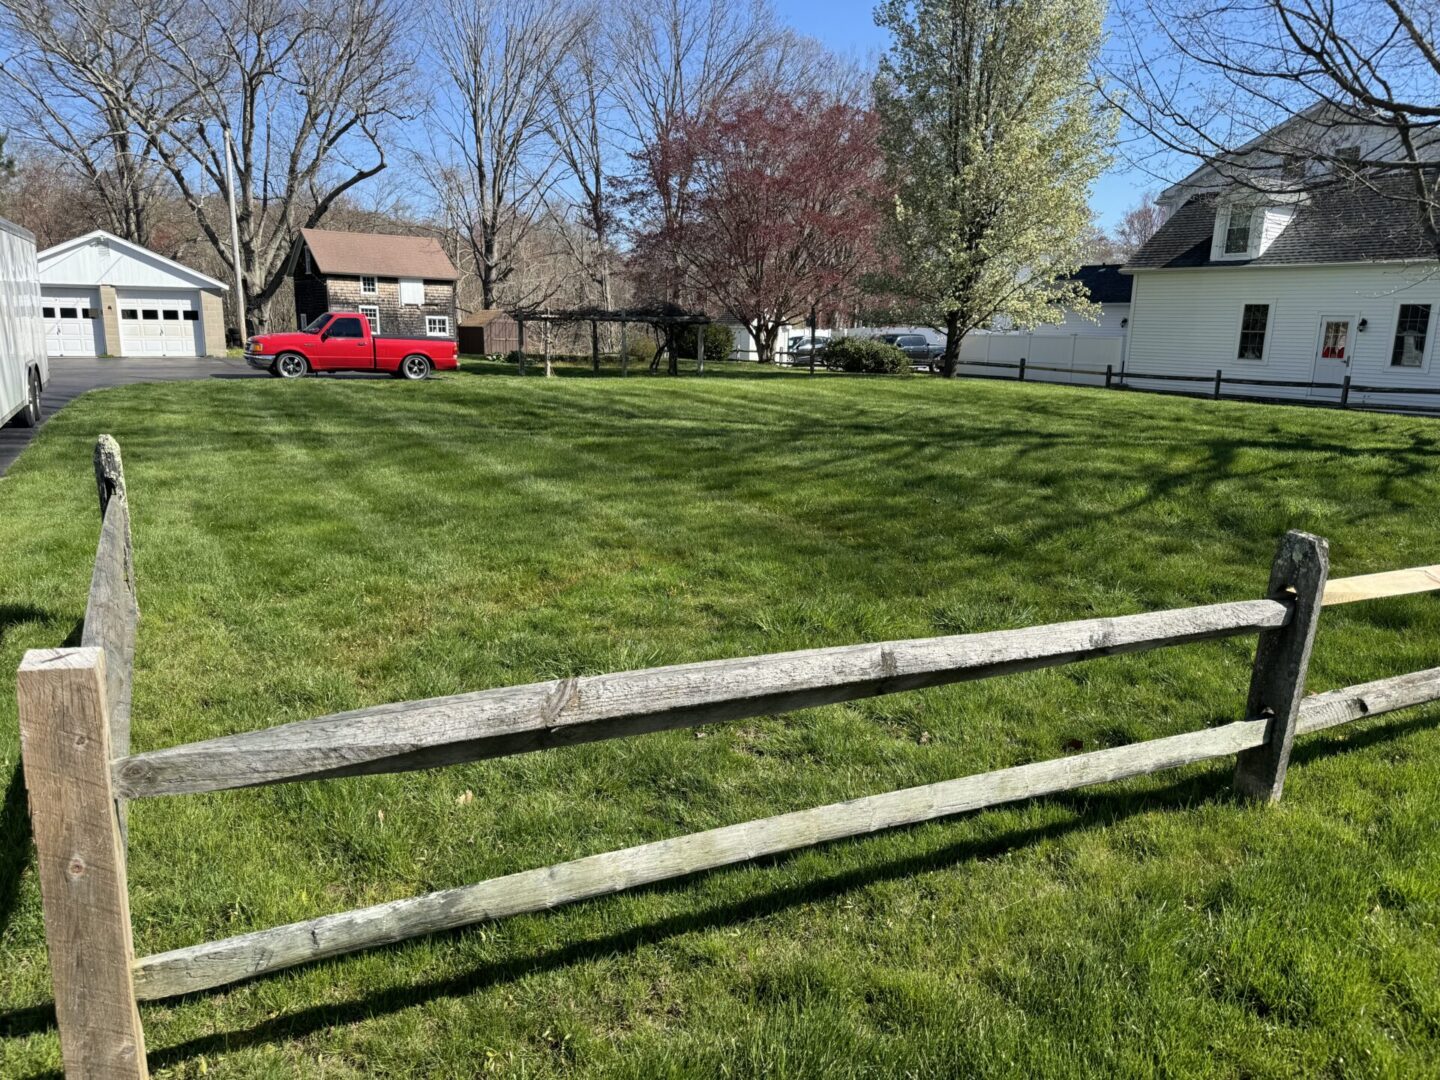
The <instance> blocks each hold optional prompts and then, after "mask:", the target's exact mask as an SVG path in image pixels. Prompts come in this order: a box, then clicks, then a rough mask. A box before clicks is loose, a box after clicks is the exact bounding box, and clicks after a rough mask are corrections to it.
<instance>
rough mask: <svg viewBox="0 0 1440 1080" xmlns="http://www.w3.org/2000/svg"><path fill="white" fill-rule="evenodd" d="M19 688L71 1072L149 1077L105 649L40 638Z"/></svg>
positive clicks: (70, 1079) (104, 1078)
mask: <svg viewBox="0 0 1440 1080" xmlns="http://www.w3.org/2000/svg"><path fill="white" fill-rule="evenodd" d="M16 687H17V690H18V693H19V699H20V758H21V761H22V762H23V763H24V768H25V787H26V790H27V791H28V792H29V798H30V820H31V824H32V827H33V830H34V835H35V847H36V849H37V851H38V855H39V857H38V861H37V866H38V870H39V877H40V895H41V899H42V901H43V905H44V910H45V941H46V945H47V947H48V950H49V954H50V972H51V981H52V985H53V986H54V989H55V1016H56V1020H57V1022H58V1024H59V1028H60V1053H61V1056H62V1057H63V1059H64V1062H65V1075H66V1077H67V1080H80V1078H87V1077H94V1078H95V1080H136V1078H144V1077H145V1076H147V1075H148V1073H147V1070H146V1065H145V1035H144V1031H143V1030H142V1028H141V1026H140V1013H139V1010H138V1009H137V1008H136V1005H135V987H134V983H133V981H132V978H131V972H130V968H131V964H132V962H133V961H134V959H135V949H134V943H133V941H132V939H131V936H130V899H129V896H128V894H127V892H126V880H125V855H124V849H123V845H122V842H121V836H120V824H119V821H118V820H117V818H116V815H115V796H114V792H113V791H112V790H111V786H110V760H111V747H110V717H109V709H108V707H107V704H106V697H107V691H106V685H105V651H104V650H103V649H99V648H93V647H86V648H79V649H32V650H31V651H29V652H27V653H26V654H25V658H24V660H23V661H22V662H21V664H20V670H19V673H18V675H17V678H16Z"/></svg>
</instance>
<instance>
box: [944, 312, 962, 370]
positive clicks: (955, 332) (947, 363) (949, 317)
mask: <svg viewBox="0 0 1440 1080" xmlns="http://www.w3.org/2000/svg"><path fill="white" fill-rule="evenodd" d="M963 337H964V335H963V334H962V333H961V332H960V312H959V311H947V312H946V313H945V356H944V358H943V360H942V361H941V364H940V373H941V374H942V375H944V376H945V378H947V379H953V378H955V374H956V368H957V366H958V363H959V360H960V341H961V339H962V338H963Z"/></svg>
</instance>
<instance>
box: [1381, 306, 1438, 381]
mask: <svg viewBox="0 0 1440 1080" xmlns="http://www.w3.org/2000/svg"><path fill="white" fill-rule="evenodd" d="M1429 336H1430V305H1429V304H1401V305H1400V315H1399V317H1398V318H1397V319H1396V321H1395V345H1394V347H1393V348H1392V349H1391V350H1390V366H1391V367H1420V366H1421V365H1422V364H1424V363H1425V340H1426V338H1428V337H1429Z"/></svg>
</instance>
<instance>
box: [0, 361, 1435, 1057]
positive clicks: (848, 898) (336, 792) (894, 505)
mask: <svg viewBox="0 0 1440 1080" xmlns="http://www.w3.org/2000/svg"><path fill="white" fill-rule="evenodd" d="M105 431H108V432H110V433H112V434H114V435H115V436H116V437H117V438H118V439H119V440H120V443H121V445H122V447H123V449H124V454H125V462H126V468H127V476H128V479H129V485H130V492H131V502H132V507H133V513H134V520H135V529H136V563H137V568H138V578H139V587H140V603H141V608H142V611H143V619H142V622H141V629H140V642H139V649H138V655H137V660H136V664H137V667H136V684H135V693H134V746H135V749H137V750H144V749H152V748H159V747H163V746H167V745H171V744H174V743H177V742H184V741H189V740H194V739H199V738H204V737H207V736H212V735H217V734H222V733H227V732H235V731H243V730H247V729H251V728H257V727H262V726H266V725H270V724H276V723H281V722H285V721H290V720H296V719H302V718H305V717H308V716H312V715H316V714H321V713H329V712H336V711H339V710H343V709H350V708H356V707H360V706H365V705H371V704H378V703H382V702H387V701H398V700H404V699H409V698H421V697H428V696H434V695H440V694H449V693H455V692H460V691H466V690H475V689H481V688H485V687H490V686H500V685H505V684H510V683H519V682H528V681H532V680H538V679H547V678H554V677H557V676H564V675H571V674H582V673H597V672H603V671H611V670H618V669H625V668H634V667H642V666H649V665H655V664H664V663H671V662H680V661H687V660H699V659H708V658H716V657H725V656H734V655H745V654H752V653H762V652H771V651H776V650H782V649H795V648H805V647H811V646H820V645H831V644H844V643H850V642H858V641H864V640H875V639H886V638H902V637H914V636H924V635H931V634H943V633H960V632H968V631H979V630H991V629H1000V628H1007V627H1017V626H1025V625H1029V624H1033V623H1041V622H1049V621H1058V620H1063V619H1073V618H1083V617H1088V616H1093V615H1112V614H1126V613H1131V612H1140V611H1147V610H1153V609H1158V608H1165V607H1177V606H1185V605H1191V604H1202V603H1210V602H1215V601H1220V600H1228V599H1240V598H1248V597H1255V596H1259V595H1260V594H1261V592H1262V590H1263V587H1264V584H1265V581H1266V577H1267V573H1268V568H1269V562H1270V558H1271V555H1272V553H1273V551H1274V549H1275V545H1276V542H1277V540H1278V539H1279V537H1280V535H1281V534H1282V533H1283V532H1284V531H1285V530H1286V529H1290V528H1302V529H1308V530H1311V531H1314V532H1317V533H1320V534H1322V535H1324V536H1327V537H1328V538H1329V539H1330V542H1331V560H1332V573H1333V574H1335V575H1336V576H1341V575H1349V574H1356V573H1365V572H1370V571H1376V570H1385V569H1393V568H1397V567H1401V566H1410V565H1417V564H1422V563H1432V562H1440V530H1437V525H1440V423H1437V421H1434V420H1428V419H1411V418H1402V417H1384V416H1373V415H1350V414H1339V413H1333V412H1324V411H1318V410H1305V409H1293V408H1292V409H1285V408H1274V407H1266V406H1258V405H1242V404H1228V403H1216V404H1211V403H1196V402H1191V401H1184V400H1175V399H1165V398H1160V397H1152V396H1142V395H1130V394H1120V393H1108V394H1107V393H1105V392H1102V391H1090V390H1079V389H1070V388H1063V387H1046V386H1035V385H1014V384H998V383H984V382H978V381H968V380H967V381H960V382H955V383H946V382H942V381H940V380H935V379H929V378H915V379H894V380H881V379H868V378H814V379H810V378H807V377H806V376H804V375H775V376H772V377H762V376H758V375H751V376H749V377H744V376H737V375H734V374H725V375H718V377H709V376H707V377H706V378H705V379H703V380H701V379H695V378H693V377H686V378H681V379H670V378H650V377H647V376H637V377H632V378H630V379H628V380H624V381H621V380H619V379H616V378H613V377H606V378H600V379H595V378H588V377H583V376H579V375H576V376H575V377H566V378H557V379H551V380H545V379H541V378H534V377H532V378H527V379H520V378H516V377H514V376H513V375H507V374H504V373H502V371H501V369H500V368H499V367H498V366H495V367H486V366H485V365H471V367H470V368H469V370H467V371H466V372H462V373H459V374H455V375H451V376H447V377H444V378H437V379H435V380H432V381H430V382H428V383H424V384H420V385H409V384H402V383H395V382H391V381H388V380H382V381H373V380H347V379H311V380H306V381H304V382H302V383H298V384H287V383H280V382H278V381H268V380H267V381H253V382H252V381H230V380H214V381H210V382H206V383H194V384H185V383H170V384H160V385H151V386H133V387H128V388H124V389H119V390H111V391H105V392H101V393H95V394H91V395H88V396H86V397H85V398H82V399H81V400H79V401H78V402H76V403H75V404H74V405H72V406H70V407H69V408H68V409H67V410H66V411H65V412H64V413H62V414H61V415H60V416H58V417H57V418H56V419H55V420H54V421H52V422H51V423H50V424H49V425H48V426H47V427H46V428H45V429H44V431H43V432H42V434H41V436H40V438H39V440H38V441H37V442H36V443H35V444H34V445H33V446H32V447H31V448H30V449H29V450H27V451H26V452H25V454H24V456H23V457H22V458H21V460H20V461H19V462H18V463H17V465H16V466H15V467H14V469H13V470H12V471H11V473H10V475H9V477H8V478H6V479H4V480H0V552H4V553H5V557H4V559H3V560H0V666H3V668H4V669H5V670H6V671H13V670H14V667H15V665H16V664H17V663H18V662H19V659H20V656H21V654H22V652H23V651H24V650H25V649H27V648H31V647H39V646H51V645H56V644H59V643H61V642H66V641H70V642H71V643H73V642H74V640H75V639H76V638H77V637H78V623H79V620H80V617H81V615H82V612H83V608H84V602H85V593H86V587H87V584H88V581H89V574H90V565H91V559H92V557H93V552H94V546H95V540H96V535H97V530H98V517H97V514H96V509H95V505H94V504H95V491H94V482H93V479H92V477H91V473H90V450H91V446H92V444H93V440H94V437H95V435H96V434H97V433H99V432H105ZM1253 644H1254V643H1253V639H1249V638H1243V639H1234V640H1230V641H1226V642H1220V643H1210V644H1204V645H1196V646H1187V647H1183V648H1177V649H1170V650H1162V651H1158V652H1153V653H1148V654H1145V655H1141V656H1130V657H1121V658H1111V659H1103V660H1096V661H1091V662H1089V663H1084V664H1079V665H1074V666H1070V667H1066V668H1061V669H1056V670H1051V671H1042V672H1036V673H1032V674H1027V675H1019V676H1013V677H1009V678H1005V679H998V680H991V681H988V682H982V683H971V684H963V685H958V686H953V687H948V688H942V689H935V690H928V691H922V692H915V693H909V694H901V695H897V696H894V697H888V698H880V699H875V700H869V701H861V702H856V703H853V704H849V705H844V706H834V707H828V708H822V709H815V710H811V711H807V712H802V713H797V714H793V715H789V716H783V717H772V718H765V719H763V720H758V721H752V722H743V723H736V724H733V725H715V726H711V727H706V728H703V729H700V730H698V731H684V732H672V733H666V734H659V735H651V736H646V737H642V738H637V739H629V740H615V741H611V742H606V743H601V744H594V745H589V746H583V747H579V748H574V749H569V750H562V751H554V752H545V753H539V754H531V755H526V756H520V757H515V758H509V759H504V760H499V761H491V762H482V763H477V764H473V765H468V766H459V767H455V768H451V769H446V770H440V771H434V772H421V773H409V774H403V775H398V776H389V777H372V778H361V779H346V780H333V781H326V782H321V783H313V784H294V785H285V786H279V787H272V788H266V789H260V790H254V791H240V792H229V793H224V794H219V795H213V796H198V797H183V798H176V799H154V800H148V801H144V802H141V803H137V804H135V805H134V806H133V808H132V811H131V818H130V822H131V824H130V830H131V832H130V886H131V898H132V907H133V916H134V925H135V940H136V948H137V950H138V951H139V952H141V953H148V952H156V951H161V950H165V949H170V948H175V947H179V946H183V945H187V944H191V943H194V942H198V941H201V940H204V939H209V938H216V937H223V936H227V935H231V934H235V933H239V932H243V931H246V930H251V929H259V928H263V927H266V926H269V925H273V924H277V923H283V922H287V921H291V920H296V919H302V918H308V917H311V916H314V915H317V914H322V913H326V912H331V911H339V910H342V909H345V908H349V907H354V906H357V905H362V904H371V903H376V902H380V901H385V900H390V899H394V898H398V897H404V896H410V895H413V894H416V893H419V892H424V891H427V890H431V889H437V888H443V887H448V886H453V885H459V884H464V883H468V882H472V881H478V880H481V879H483V878H487V877H491V876H494V875H498V874H505V873H509V872H512V871H516V870H521V869H526V868H529V867H534V866H541V865H545V864H548V863H552V862H556V861H559V860H563V859H568V858H572V857H575V856H580V855H584V854H589V853H593V852H599V851H605V850H609V849H611V848H616V847H622V846H626V845H630V844H635V843H639V842H642V841H646V840H652V839H658V838H662V837H665V836H670V835H674V834H678V833H682V832H687V831H691V830H696V829H704V828H709V827H712V826H716V825H721V824H726V823H730V822H736V821H741V820H745V819H747V818H751V817H757V816H761V815H765V814H772V813H778V812H782V811H785V810H790V809H798V808H802V807H806V806H810V805H815V804H819V803H823V802H827V801H832V800H836V799H842V798H846V797H850V796H856V795H862V794H867V793H872V792H878V791H883V790H888V789H891V788H896V787H901V786H906V785H912V784H919V783H924V782H928V781H934V780H940V779H945V778H949V777H955V776H961V775H965V774H968V773H972V772H977V771H981V770H985V769H992V768H997V767H1002V766H1007V765H1013V764H1017V763H1021V762H1026V761H1032V760H1038V759H1043V758H1051V757H1056V756H1059V755H1061V754H1063V753H1066V752H1067V745H1071V746H1073V742H1072V741H1073V740H1078V741H1079V742H1080V743H1081V744H1083V746H1084V748H1086V749H1093V748H1098V747H1105V746H1114V745H1118V744H1121V743H1125V742H1128V741H1132V740H1137V739H1147V738H1153V737H1156V736H1160V735H1166V734H1173V733H1178V732H1181V731H1185V730H1190V729H1194V728H1198V727H1202V726H1205V725H1207V724H1211V723H1215V722H1221V721H1228V720H1232V719H1236V718H1238V717H1239V716H1240V715H1241V710H1242V706H1243V701H1244V695H1245V689H1246V683H1247V679H1248V672H1249V663H1250V657H1251V653H1252V650H1253ZM1437 662H1440V599H1437V598H1436V597H1433V596H1418V597H1407V598H1402V599H1396V600H1391V601H1384V602H1376V603H1369V604H1360V605H1353V606H1348V607H1343V608H1334V609H1330V610H1327V611H1326V613H1325V615H1324V618H1323V620H1322V626H1321V630H1320V638H1319V643H1318V645H1317V647H1316V652H1315V658H1314V662H1313V664H1312V667H1311V680H1310V683H1311V689H1314V690H1325V689H1330V688H1333V687H1337V686H1343V685H1347V684H1351V683H1356V682H1361V681H1364V680H1369V679H1375V678H1380V677H1383V676H1387V675H1393V674H1399V673H1402V672H1406V671H1411V670H1415V669H1418V668H1422V667H1429V666H1433V665H1435V664H1436V663H1437ZM7 678H8V677H7ZM7 685H8V682H7ZM14 708H15V706H14V699H13V694H11V693H10V692H9V691H7V692H6V693H5V694H4V695H0V792H4V791H6V790H7V786H8V794H6V795H5V801H4V804H3V811H0V815H3V816H0V828H3V830H4V831H3V834H0V1075H3V1076H5V1077H12V1076H28V1075H32V1074H36V1073H40V1074H44V1073H46V1072H47V1071H49V1070H54V1069H58V1067H59V1061H60V1056H59V1043H58V1039H57V1037H56V1034H55V1031H54V1028H53V1018H52V1014H51V1012H50V1008H49V998H50V977H49V971H48V968H47V964H46V959H45V950H44V945H43V936H42V927H41V912H40V903H39V892H38V888H37V885H36V881H35V876H34V868H33V859H32V856H31V853H30V840H29V835H28V829H27V828H26V827H25V825H24V821H25V802H24V795H23V784H22V781H21V778H20V772H19V764H18V745H17V739H16V734H15V726H16V725H15V715H14ZM1437 719H1440V709H1432V710H1426V711H1417V712H1412V713H1407V714H1400V715H1398V716H1394V717H1387V718H1382V719H1379V720H1375V721H1370V722H1368V723H1362V724H1355V725H1350V726H1348V727H1345V728H1341V729H1337V730H1336V731H1334V732H1331V733H1327V734H1324V735H1318V736H1311V737H1309V738H1308V739H1306V740H1305V741H1304V742H1303V743H1302V744H1300V745H1299V746H1298V747H1297V751H1296V754H1295V758H1294V762H1293V764H1292V768H1291V770H1290V776H1289V781H1288V785H1287V788H1286V796H1285V800H1284V802H1283V803H1282V804H1281V805H1280V806H1278V807H1275V808H1271V809H1256V808H1253V807H1249V806H1244V805H1241V804H1238V803H1237V802H1235V801H1234V800H1233V799H1232V797H1231V795H1230V789H1229V766H1228V763H1226V762H1215V763H1210V764H1207V765H1202V766H1195V767H1191V768H1188V769H1185V770H1180V771H1177V772H1171V773H1163V774H1160V775H1158V776H1154V777H1148V778H1141V779H1137V780H1134V781H1130V782H1127V783H1123V784H1115V785H1109V786H1105V787H1101V788H1095V789H1090V790H1087V791H1083V792H1077V793H1075V794H1073V795H1072V796H1069V797H1057V798H1048V799H1043V800H1039V801H1036V802H1033V803H1030V804H1025V805H1020V806H1017V807H1014V808H1008V809H1001V810H995V811H989V812H985V813H980V814H975V815H971V816H967V817H961V818H956V819H952V820H949V821H944V822H939V823H935V824H931V825H927V826H924V827H920V828H914V829H908V830H901V831H897V832H893V833H888V834H884V835H879V836H875V837H872V838H868V839H863V840H859V841H853V842H844V843H837V844H833V845H830V846H827V847H824V848H820V849H816V850H811V851H806V852H801V853H798V854H796V855H794V856H790V857H785V858H780V859H773V860H768V861H765V862H763V863H760V864H757V865H748V866H744V867H740V868H736V869H731V870H726V871H723V872H717V873H713V874H709V875H705V876H703V877H699V878H696V879H692V880H686V881H682V882H679V883H675V884H672V885H669V886H666V887H662V888H651V889H647V890H644V891H641V892H638V893H634V894H628V895H621V896H617V897H613V898H610V899H605V900H601V901H596V902H588V903H583V904H578V905H575V906H572V907H568V908H564V909H560V910H558V911H555V912H552V913H549V914H543V915H534V916H525V917H521V918H516V919H513V920H509V921H506V922H503V923H498V924H492V925H486V926H481V927H477V928H474V929H471V930H468V931H464V932H460V933H454V934H446V935H441V936H438V937H434V938H429V939H422V940H417V941H414V942H410V943H407V944H404V945H402V946H397V947H393V948H387V949H381V950H376V951H372V952H368V953H361V954H357V955H355V956H352V957H348V958H343V959H340V960H336V961H332V962H327V963H322V964H319V965H315V966H311V967H307V968H299V969H293V970H291V971H289V972H286V973H282V974H280V975H278V976H272V977H269V978H265V979H261V980H256V981H254V982H252V983H248V984H242V985H240V986H237V987H233V988H230V989H228V990H226V991H222V992H214V993H209V994H201V995H196V996H194V997H192V998H188V999H183V1000H181V1001H179V1002H175V1003H168V1004H161V1005H156V1006H142V1009H141V1013H142V1018H143V1020H144V1023H145V1027H146V1033H147V1038H148V1043H149V1048H150V1060H151V1063H152V1068H153V1070H154V1072H155V1074H156V1075H157V1076H163V1077H191V1076H198V1075H202V1074H204V1075H208V1076H213V1077H234V1076H245V1077H250V1076H259V1077H289V1076H297V1077H299V1076H304V1077H312V1076H322V1077H350V1076H369V1075H374V1076H427V1077H430V1076H433V1077H461V1076H472V1075H479V1074H488V1073H494V1074H497V1075H516V1076H527V1077H549V1076H559V1075H566V1076H569V1075H584V1076H621V1077H636V1078H650V1077H657V1076H701V1077H711V1076H725V1075H728V1076H739V1077H745V1076H754V1075H757V1074H760V1073H766V1074H771V1075H784V1076H815V1077H826V1078H830V1077H851V1076H854V1077H862V1076H863V1077H878V1076H897V1075H912V1076H951V1075H966V1076H969V1075H975V1076H1014V1077H1031V1076H1075V1077H1081V1076H1098V1075H1105V1076H1176V1075H1184V1076H1206V1077H1281V1076H1316V1075H1324V1076H1397V1077H1398V1076H1421V1075H1435V1074H1436V1072H1437V1070H1440V726H1437V723H1436V721H1437ZM467 793H473V798H472V797H471V796H470V794H467Z"/></svg>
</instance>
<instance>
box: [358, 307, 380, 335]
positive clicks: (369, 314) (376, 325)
mask: <svg viewBox="0 0 1440 1080" xmlns="http://www.w3.org/2000/svg"><path fill="white" fill-rule="evenodd" d="M360 314H361V315H364V316H365V318H366V319H368V320H369V321H370V333H372V334H378V333H380V309H379V308H378V307H376V306H375V305H374V304H361V305H360Z"/></svg>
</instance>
